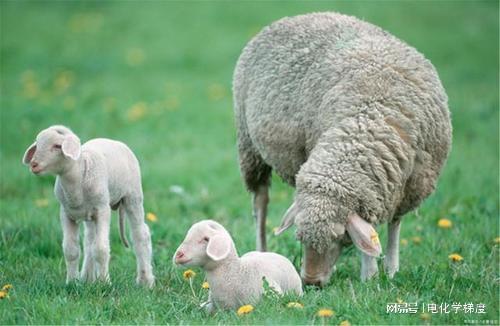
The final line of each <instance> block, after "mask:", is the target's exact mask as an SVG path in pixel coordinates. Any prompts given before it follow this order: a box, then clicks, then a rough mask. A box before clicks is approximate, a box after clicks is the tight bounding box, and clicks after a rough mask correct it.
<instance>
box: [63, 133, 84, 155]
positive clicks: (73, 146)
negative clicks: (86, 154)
mask: <svg viewBox="0 0 500 326" xmlns="http://www.w3.org/2000/svg"><path fill="white" fill-rule="evenodd" d="M61 149H62V152H63V154H64V156H66V157H69V158H71V159H73V160H75V161H76V160H78V158H79V157H80V151H81V150H80V139H79V138H78V137H76V136H75V135H67V136H66V137H65V138H64V141H63V142H62V144H61Z"/></svg>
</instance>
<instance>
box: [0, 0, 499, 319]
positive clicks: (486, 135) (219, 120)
mask: <svg viewBox="0 0 500 326" xmlns="http://www.w3.org/2000/svg"><path fill="white" fill-rule="evenodd" d="M0 6H1V7H0V9H1V21H0V27H1V30H0V33H1V35H0V45H1V46H0V60H1V65H0V70H1V73H0V94H1V98H0V105H1V106H0V108H1V112H0V121H1V133H0V134H1V139H0V159H1V166H0V171H1V172H0V175H1V183H0V196H1V199H0V286H1V285H3V284H7V283H10V284H12V285H13V288H12V289H11V290H10V292H9V296H8V298H6V299H3V300H0V324H73V323H80V324H110V323H113V324H115V323H116V324H153V323H154V324H160V323H175V324H178V323H180V324H215V323H224V324H226V323H227V324H237V323H244V324H276V323H279V324H321V323H329V324H330V323H331V324H338V323H340V322H341V321H344V320H348V321H350V323H352V324H374V323H377V324H419V323H431V324H449V323H452V324H462V323H467V322H469V323H471V322H477V323H485V321H490V322H494V323H496V324H498V323H499V317H498V314H499V244H498V240H497V243H495V238H497V237H498V236H499V235H500V234H499V224H498V217H499V202H498V201H499V192H498V186H499V184H498V180H499V175H498V168H499V165H498V164H499V162H498V159H499V151H498V149H499V143H498V142H499V138H498V135H499V130H498V122H499V116H498V107H499V99H498V89H499V80H498V71H499V66H498V54H499V53H498V10H499V7H498V2H496V1H491V2H480V1H471V2H466V1H460V2H452V1H435V2H427V1H425V2H420V3H411V2H403V1H401V2H397V1H388V2H376V3H375V2H368V1H366V2H365V1H354V2H311V1H307V2H297V1H295V2H286V3H283V2H222V1H214V2H189V3H184V2H102V3H101V2H88V3H86V4H82V3H77V2H50V3H43V2H36V3H31V2H14V1H10V2H7V1H2V2H1V3H0ZM325 10H336V11H340V12H343V13H347V14H352V15H356V16H358V17H360V18H363V19H365V20H367V21H369V22H372V23H374V24H377V25H379V26H381V27H383V28H385V29H387V30H388V31H390V32H391V33H393V34H395V35H396V36H398V37H400V38H401V39H403V40H405V41H406V42H408V43H409V44H411V45H413V46H415V47H416V48H417V49H419V50H420V51H421V52H422V53H424V54H425V55H426V57H428V58H429V59H430V60H431V61H432V62H433V63H434V65H435V66H436V68H437V70H438V72H439V73H440V76H441V79H442V81H443V84H444V86H445V88H446V90H447V92H448V95H449V104H450V109H451V111H452V117H453V126H454V140H453V151H452V153H451V156H450V158H449V161H448V164H447V166H446V169H445V170H444V173H443V175H442V178H441V180H440V183H439V186H438V189H437V191H436V193H435V194H434V195H433V196H432V197H430V198H429V199H428V200H427V201H426V202H425V204H424V205H422V206H421V207H420V209H419V210H418V213H413V214H409V215H408V216H407V217H406V218H405V220H404V221H403V226H402V239H404V240H402V241H403V242H406V244H404V243H403V244H402V246H401V268H400V272H399V273H398V274H397V275H396V277H395V278H394V279H392V280H389V279H387V278H386V276H385V275H384V274H383V273H382V274H381V275H380V276H379V277H378V278H376V279H374V280H372V281H370V282H367V283H362V282H361V281H360V279H359V269H360V263H359V257H358V253H357V251H355V250H353V249H350V250H347V251H345V252H344V254H343V256H342V257H341V259H340V261H339V263H338V264H337V272H336V274H334V276H333V278H332V282H331V283H330V285H329V286H328V287H326V288H325V289H323V290H321V291H319V290H316V289H314V288H307V289H306V294H305V295H304V297H303V298H301V299H300V302H302V303H303V304H304V308H303V309H291V308H287V307H286V303H287V302H289V301H290V300H295V299H293V298H281V299H276V298H273V297H267V298H265V299H264V300H263V302H261V303H260V304H259V305H257V306H256V307H255V310H254V311H253V312H252V313H251V314H248V315H245V316H238V315H237V314H236V313H235V312H234V311H227V312H218V313H217V314H215V315H213V316H208V315H207V314H206V313H205V312H204V311H202V310H200V309H199V308H198V305H199V303H200V302H202V301H204V300H205V299H206V296H207V292H206V290H203V289H202V288H201V284H202V282H203V273H202V272H201V271H197V272H198V274H197V275H196V277H195V278H194V279H193V287H194V292H195V294H196V295H195V296H194V295H193V293H192V291H191V289H190V286H189V283H188V282H186V281H185V280H184V279H183V277H182V270H179V269H176V268H174V266H173V265H172V262H171V257H172V255H173V252H174V250H175V249H176V247H177V246H178V244H179V243H180V241H181V240H182V239H183V237H184V234H185V232H186V230H187V229H188V228H189V226H190V225H191V224H192V223H193V222H194V221H196V220H199V219H204V218H213V219H216V220H218V221H220V222H221V223H223V224H224V225H225V226H226V227H227V228H228V229H229V230H230V232H232V234H233V236H234V238H235V242H236V245H237V248H238V249H239V252H240V253H244V252H247V251H250V250H253V249H254V246H255V244H254V230H253V229H254V224H253V219H252V217H251V208H250V196H249V194H247V193H246V191H245V190H244V188H243V184H242V182H241V180H240V176H239V171H238V165H237V156H236V155H237V154H236V146H235V127H234V124H233V113H232V100H231V78H232V71H233V68H234V65H235V63H236V60H237V58H238V55H239V53H240V51H241V49H242V48H243V46H244V45H245V44H246V42H247V41H248V40H249V39H250V38H251V37H252V35H254V34H255V33H256V32H257V31H258V30H259V29H260V28H262V27H263V26H265V25H267V24H268V23H270V22H272V21H273V20H276V19H278V18H280V17H283V16H290V15H295V14H299V13H306V12H312V11H325ZM55 123H60V124H65V125H68V126H70V127H71V128H72V129H73V130H74V131H75V132H76V133H77V134H78V135H79V136H80V138H81V139H82V140H87V139H90V138H94V137H108V138H114V139H119V140H122V141H124V142H126V143H127V144H129V146H130V147H131V148H132V149H133V150H134V151H135V153H136V154H137V156H138V157H139V160H140V161H141V165H142V173H143V187H144V193H145V209H146V211H147V212H151V213H154V214H156V216H157V217H158V220H157V221H156V222H152V221H148V223H149V225H150V227H151V230H152V238H153V250H154V265H155V273H156V276H157V285H156V287H155V288H154V289H153V290H152V291H148V290H145V289H141V288H138V287H136V286H135V284H134V278H135V275H134V273H135V258H134V255H133V252H132V251H130V250H126V249H124V248H123V246H122V245H121V244H120V242H119V237H118V230H117V227H116V224H117V223H115V221H114V222H113V223H112V243H111V248H112V249H111V250H112V258H111V263H110V273H111V278H112V284H111V285H105V284H93V285H92V284H85V285H84V284H73V285H68V286H67V285H65V283H64V278H65V267H64V260H63V256H62V249H61V238H62V235H61V230H60V226H59V220H58V204H57V202H56V200H55V198H54V196H53V193H52V189H53V183H54V178H53V177H43V178H38V177H35V176H33V175H31V174H30V173H29V171H28V169H27V168H26V167H24V166H23V165H22V164H21V158H22V155H23V153H24V150H25V149H26V147H27V146H28V145H29V144H31V143H32V142H33V139H34V137H35V136H36V134H37V133H38V131H39V130H41V129H43V128H45V127H47V126H49V125H51V124H55ZM292 196H293V189H291V188H290V187H288V186H286V185H285V184H283V183H282V182H281V181H280V180H279V179H278V178H275V179H273V188H272V192H271V204H270V211H269V225H268V229H269V234H270V233H271V232H270V231H271V229H272V228H273V227H274V226H277V224H278V223H279V221H280V218H281V215H282V213H283V212H284V210H285V209H286V208H287V207H288V205H289V204H290V202H291V199H292ZM440 218H448V219H450V220H451V221H452V223H453V226H452V227H451V228H449V229H443V228H439V227H438V226H437V222H438V220H439V219H440ZM379 230H381V237H382V241H384V239H385V234H386V233H385V228H383V227H380V228H379ZM269 246H270V249H271V250H274V251H277V252H279V253H281V254H284V255H286V256H287V257H289V258H291V259H292V260H293V261H294V263H295V265H296V266H297V267H298V266H299V265H300V258H301V247H300V244H299V243H298V242H296V241H295V240H294V236H293V232H288V233H287V234H285V235H283V236H281V237H278V238H276V237H270V239H269ZM452 253H458V254H460V255H461V256H462V257H463V261H461V262H458V263H453V262H451V261H450V259H449V258H448V256H449V255H450V254H452ZM380 266H381V265H380ZM398 300H401V301H404V302H409V303H412V302H417V303H418V305H419V311H418V313H416V314H395V313H386V305H387V303H394V302H397V301H398ZM429 303H436V304H438V305H439V304H441V303H443V304H445V303H447V304H450V305H451V304H453V303H461V304H464V303H473V304H475V305H476V304H485V305H486V308H485V314H478V313H464V312H463V311H460V312H458V313H453V312H451V313H448V314H446V313H437V314H424V315H422V308H421V306H422V304H424V305H427V304H429ZM320 308H329V309H333V310H334V311H335V313H336V314H335V316H333V317H331V318H329V319H321V318H319V317H317V316H315V313H316V312H317V311H318V309H320Z"/></svg>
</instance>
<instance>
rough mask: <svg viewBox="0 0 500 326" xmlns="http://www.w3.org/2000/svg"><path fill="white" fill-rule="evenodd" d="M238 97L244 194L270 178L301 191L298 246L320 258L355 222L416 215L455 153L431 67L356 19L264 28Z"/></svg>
mask: <svg viewBox="0 0 500 326" xmlns="http://www.w3.org/2000/svg"><path fill="white" fill-rule="evenodd" d="M233 91H234V101H235V113H236V121H237V125H238V148H239V154H240V155H239V157H240V167H241V171H242V174H243V178H244V180H245V182H246V185H247V187H248V189H249V190H253V189H255V188H256V187H257V186H258V184H262V183H263V182H265V180H264V179H265V177H266V176H267V175H269V174H270V170H271V168H272V169H273V170H274V171H275V172H276V173H277V174H278V175H280V176H281V177H282V178H283V179H284V180H285V181H286V182H288V183H289V184H290V185H292V186H296V188H297V192H296V198H295V201H296V203H297V205H298V208H299V213H298V215H297V217H296V219H295V224H296V225H297V235H298V237H299V239H300V240H302V241H303V242H304V243H306V244H310V245H312V246H313V247H314V248H316V249H317V250H319V251H323V250H324V249H325V248H327V247H328V246H329V245H330V243H331V242H332V241H334V240H336V239H337V238H338V237H339V234H337V232H335V228H336V226H335V225H336V224H337V225H338V224H341V225H344V224H345V223H346V219H347V216H348V214H349V213H350V212H355V213H357V214H358V215H360V216H361V217H362V218H364V219H366V220H367V221H369V222H372V223H374V224H377V223H381V222H385V221H389V220H391V219H393V218H399V217H401V216H402V215H403V214H405V213H406V212H408V211H410V210H412V209H414V208H416V207H418V206H419V204H420V203H421V202H422V200H424V199H425V198H426V197H427V196H429V194H430V193H431V192H432V191H433V190H434V188H435V184H436V181H437V179H438V176H439V174H440V171H441V169H442V167H443V165H444V163H445V161H446V158H447V156H448V152H449V150H450V147H451V122H450V116H449V111H448V105H447V96H446V93H445V91H444V89H443V87H442V85H441V82H440V80H439V77H438V75H437V73H436V71H435V69H434V67H433V66H432V64H431V63H430V62H429V61H428V60H427V59H426V58H425V57H424V56H423V55H422V54H420V53H418V52H417V51H416V50H415V49H414V48H412V47H410V46H408V45H407V44H405V43H404V42H402V41H400V40H398V39H397V38H395V37H394V36H392V35H390V34H389V33H387V32H385V31H384V30H382V29H381V28H379V27H376V26H374V25H371V24H369V23H366V22H363V21H361V20H358V19H356V18H354V17H350V16H345V15H341V14H337V13H313V14H307V15H301V16H296V17H291V18H284V19H281V20H279V21H277V22H275V23H273V24H271V25H270V26H268V27H266V28H264V29H263V30H262V31H261V32H260V33H259V34H258V35H257V36H255V37H254V38H253V39H252V40H251V41H250V42H249V43H248V45H247V46H246V47H245V49H244V50H243V53H242V54H241V56H240V58H239V60H238V64H237V67H236V70H235V74H234V85H233Z"/></svg>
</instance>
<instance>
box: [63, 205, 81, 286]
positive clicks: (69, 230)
mask: <svg viewBox="0 0 500 326" xmlns="http://www.w3.org/2000/svg"><path fill="white" fill-rule="evenodd" d="M60 220H61V226H62V231H63V243H62V247H63V252H64V260H65V261H66V283H69V282H71V281H73V280H76V279H78V265H79V262H80V243H79V234H78V224H77V223H76V222H75V221H73V220H72V219H70V218H69V217H68V216H67V215H66V212H65V211H64V209H63V208H62V207H61V210H60Z"/></svg>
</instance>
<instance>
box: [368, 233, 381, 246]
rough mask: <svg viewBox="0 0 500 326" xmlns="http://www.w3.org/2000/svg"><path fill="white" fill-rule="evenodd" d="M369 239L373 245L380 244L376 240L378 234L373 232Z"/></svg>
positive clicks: (377, 239)
mask: <svg viewBox="0 0 500 326" xmlns="http://www.w3.org/2000/svg"><path fill="white" fill-rule="evenodd" d="M370 239H371V241H372V243H373V244H379V243H380V240H379V238H378V233H377V232H375V231H374V232H373V233H372V234H371V235H370Z"/></svg>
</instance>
